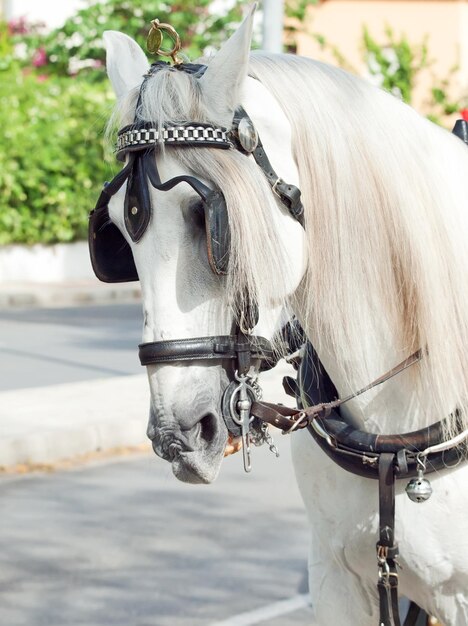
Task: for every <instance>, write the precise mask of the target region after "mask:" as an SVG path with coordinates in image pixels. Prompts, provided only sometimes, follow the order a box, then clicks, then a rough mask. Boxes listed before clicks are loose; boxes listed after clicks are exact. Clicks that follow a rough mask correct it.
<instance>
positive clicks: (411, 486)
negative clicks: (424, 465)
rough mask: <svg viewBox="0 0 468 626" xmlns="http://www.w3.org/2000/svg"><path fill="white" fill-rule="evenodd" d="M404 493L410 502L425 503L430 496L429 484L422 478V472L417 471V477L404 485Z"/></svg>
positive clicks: (430, 488)
mask: <svg viewBox="0 0 468 626" xmlns="http://www.w3.org/2000/svg"><path fill="white" fill-rule="evenodd" d="M406 493H407V494H408V498H409V499H410V500H411V501H412V502H417V503H418V504H419V503H420V502H425V501H426V500H429V498H430V497H431V495H432V487H431V483H430V482H429V481H428V480H427V479H426V478H424V472H423V471H422V470H421V469H419V470H418V477H417V478H412V479H411V480H410V481H409V483H408V484H407V485H406Z"/></svg>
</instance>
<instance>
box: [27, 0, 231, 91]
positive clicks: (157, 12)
mask: <svg viewBox="0 0 468 626" xmlns="http://www.w3.org/2000/svg"><path fill="white" fill-rule="evenodd" d="M211 4H212V0H198V1H197V2H196V3H193V2H192V0H178V2H177V4H170V3H167V2H164V0H151V1H148V0H131V1H130V0H104V1H103V2H98V3H96V2H94V3H93V4H90V6H88V7H87V8H84V9H82V10H80V11H78V13H77V14H76V15H74V16H73V17H71V18H69V19H68V20H67V21H66V22H65V24H64V25H63V26H62V27H61V28H58V29H56V30H54V31H52V32H51V33H49V34H47V35H45V36H40V35H37V34H34V33H33V34H26V35H20V36H17V37H16V40H17V41H21V42H24V43H26V44H27V46H28V50H29V53H28V59H27V62H28V63H30V62H31V59H33V57H34V54H35V53H36V52H37V51H38V50H41V49H43V50H44V51H45V54H46V59H47V63H46V65H45V66H44V68H43V69H44V71H45V72H46V73H53V74H56V75H61V76H67V75H70V74H77V73H78V72H85V73H87V74H88V78H89V79H90V80H101V79H103V78H105V72H104V69H103V66H104V61H105V51H104V46H103V41H102V34H103V32H104V31H105V30H119V31H122V32H124V33H126V34H127V35H129V36H131V37H133V38H134V39H136V41H138V43H139V44H140V45H141V46H142V47H143V49H146V48H145V44H146V37H147V34H148V31H149V28H150V24H151V21H152V20H153V19H155V18H156V17H158V18H159V20H160V21H161V22H169V23H170V24H171V26H173V27H174V28H175V29H176V31H178V32H179V33H180V34H181V36H182V43H183V52H184V54H186V55H187V56H188V57H189V58H191V59H194V58H197V57H199V56H200V55H202V54H203V53H204V52H205V51H207V50H208V49H209V48H211V47H212V46H214V47H218V46H219V44H220V43H221V42H222V41H224V40H225V39H226V37H227V36H229V35H230V34H231V32H232V31H233V30H234V27H235V25H236V24H237V23H238V22H239V21H240V19H241V10H240V5H241V4H242V2H241V0H233V2H232V3H231V4H232V6H231V8H230V9H223V10H222V15H219V14H217V13H213V12H212V11H211V10H210V5H211Z"/></svg>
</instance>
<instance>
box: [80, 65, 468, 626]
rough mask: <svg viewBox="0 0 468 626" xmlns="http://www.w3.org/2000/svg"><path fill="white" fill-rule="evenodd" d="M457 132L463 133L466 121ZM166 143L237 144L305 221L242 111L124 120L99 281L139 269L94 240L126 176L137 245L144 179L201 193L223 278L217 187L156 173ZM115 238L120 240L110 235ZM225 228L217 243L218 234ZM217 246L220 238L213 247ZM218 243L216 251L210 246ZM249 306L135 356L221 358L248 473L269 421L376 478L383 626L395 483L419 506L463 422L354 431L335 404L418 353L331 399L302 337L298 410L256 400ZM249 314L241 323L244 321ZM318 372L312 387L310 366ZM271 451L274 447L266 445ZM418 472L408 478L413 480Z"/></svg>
mask: <svg viewBox="0 0 468 626" xmlns="http://www.w3.org/2000/svg"><path fill="white" fill-rule="evenodd" d="M162 69H168V65H167V64H166V63H164V62H158V63H155V64H153V65H152V66H151V68H150V70H149V72H148V74H147V75H146V76H145V78H144V81H143V83H142V86H141V88H140V93H139V96H138V103H137V111H138V106H139V103H140V102H141V98H142V94H143V92H144V88H145V85H146V83H147V80H148V79H149V78H150V77H151V76H153V75H154V74H155V73H156V72H158V71H161V70H162ZM169 69H170V71H182V72H186V73H189V74H193V75H195V76H201V75H202V74H203V72H204V71H205V69H206V67H205V66H203V65H193V64H188V63H180V64H178V65H175V66H173V67H171V68H169ZM455 133H456V134H457V135H458V136H460V137H461V138H463V139H465V141H466V140H467V138H468V128H467V125H466V122H465V123H464V124H463V125H462V126H460V123H458V128H457V127H456V128H455ZM160 144H164V145H165V146H166V147H169V146H177V147H190V146H197V147H209V148H211V149H213V148H216V149H225V150H229V149H235V150H237V151H239V152H241V153H242V154H244V155H246V156H253V158H254V160H255V162H256V164H257V166H258V167H259V168H260V169H261V170H262V172H263V174H264V175H265V176H266V178H267V180H268V182H269V184H270V186H271V188H272V192H273V193H275V194H276V195H277V196H278V198H279V200H280V201H281V203H282V204H283V205H284V206H285V207H286V208H287V209H288V210H289V212H290V214H291V215H292V216H293V217H294V219H296V220H297V221H298V222H299V223H300V224H301V225H304V221H303V220H304V211H303V206H302V203H301V199H300V195H301V194H300V191H299V189H298V188H297V187H295V186H293V185H289V184H287V183H285V182H284V181H283V180H281V179H280V178H279V177H278V176H277V174H276V173H275V171H274V169H273V168H272V166H271V163H270V161H269V159H268V157H267V155H266V153H265V151H264V149H263V146H262V143H261V140H260V138H259V137H258V134H257V133H256V131H255V128H254V125H253V123H252V121H251V120H250V118H249V116H248V115H247V113H246V112H245V111H244V110H243V109H242V108H241V107H239V108H238V109H237V110H236V112H235V115H234V119H233V123H232V128H231V129H230V130H227V129H225V128H219V127H215V126H211V125H209V124H205V123H198V122H192V123H181V124H177V125H174V126H172V127H168V128H164V129H159V128H157V127H156V125H155V124H153V123H151V122H141V121H139V120H138V118H137V116H135V121H134V123H133V124H131V125H130V126H127V127H125V128H123V129H122V130H121V131H120V132H119V139H118V145H117V158H119V159H120V160H124V159H125V158H127V163H126V165H125V167H124V168H123V169H122V170H121V172H119V174H117V176H116V177H115V178H114V179H113V180H112V181H111V182H110V183H109V184H107V185H106V186H105V187H104V189H103V190H102V192H101V195H100V197H99V200H98V202H97V205H96V207H95V209H94V211H93V212H92V213H91V214H90V250H91V260H92V264H93V268H94V270H95V272H96V275H97V276H98V278H101V280H107V281H111V282H112V281H114V280H128V279H130V280H135V279H137V278H138V276H137V275H136V268H135V267H134V265H132V261H130V260H128V259H127V261H126V263H124V264H123V265H122V268H121V275H122V276H124V278H118V277H115V276H114V277H112V275H111V274H109V272H108V271H107V269H106V267H104V264H103V258H102V255H101V256H100V254H99V249H98V248H97V247H96V243H95V241H96V239H97V238H98V237H99V233H100V232H101V229H102V228H103V227H104V226H105V224H106V222H105V220H106V215H107V219H108V210H107V205H108V203H109V200H110V198H111V197H112V196H113V195H114V194H115V193H116V192H117V191H118V190H119V189H120V188H121V187H122V185H123V184H124V183H125V182H126V181H127V183H128V184H127V194H126V202H125V225H126V228H127V231H128V234H129V236H130V238H131V239H132V241H134V242H138V241H139V240H140V239H141V237H142V236H143V234H144V233H145V231H146V229H147V227H148V224H149V222H150V220H151V202H150V195H149V191H148V181H149V183H150V184H151V185H152V187H154V188H155V189H157V190H159V191H168V190H170V189H173V188H174V187H175V186H177V185H179V184H180V183H182V182H184V183H186V184H189V185H190V186H191V187H192V189H193V190H194V191H195V192H196V193H197V194H198V196H199V197H200V199H201V201H202V202H203V204H204V207H205V219H206V226H207V246H208V257H209V261H210V265H211V267H212V269H213V271H214V272H215V273H217V274H225V273H226V272H227V271H228V251H229V243H230V242H229V228H228V216H227V211H226V206H225V202H224V198H223V196H222V194H221V192H220V191H219V190H213V189H210V188H209V187H208V186H207V185H205V184H204V183H203V182H202V181H200V180H199V179H198V178H196V177H194V176H188V175H187V176H177V177H174V178H172V179H170V180H168V181H165V182H163V181H161V178H160V176H159V172H158V169H157V148H158V146H160ZM111 233H112V237H118V235H116V233H115V232H114V231H111ZM213 233H214V234H215V235H219V234H223V233H224V239H223V238H219V237H217V236H212V235H213ZM220 242H221V243H220ZM217 246H218V247H217ZM257 317H258V315H257V310H256V305H255V302H254V301H252V304H251V306H250V307H249V311H243V312H240V314H239V315H238V316H236V318H235V319H234V321H233V326H232V330H231V333H230V334H229V335H215V336H208V337H194V338H189V339H173V340H166V341H156V342H149V343H143V344H140V346H139V356H140V362H141V364H142V365H144V366H148V365H159V364H161V363H178V362H193V361H205V362H206V361H209V362H211V363H220V364H221V365H222V366H223V367H224V368H225V369H226V371H227V372H228V373H229V377H230V379H231V382H230V384H229V385H228V387H227V388H226V390H225V392H224V394H223V398H222V403H221V404H222V413H223V418H224V420H225V423H226V425H227V428H228V430H229V432H230V433H231V434H233V435H235V436H238V435H241V436H242V440H243V458H244V468H245V470H246V471H250V469H251V461H250V438H251V433H252V431H254V435H253V437H254V440H255V441H257V442H259V443H262V442H267V443H270V439H269V435H268V431H267V426H266V425H267V424H272V425H274V426H276V427H278V428H281V429H282V430H283V433H285V434H287V433H292V432H294V431H296V430H301V429H304V428H306V429H307V430H308V431H309V433H310V434H311V435H312V437H313V438H314V440H315V441H316V442H317V444H318V445H319V446H320V448H321V449H322V450H323V451H324V452H325V453H326V454H327V455H328V456H329V457H330V458H331V459H332V460H333V461H334V462H336V463H337V464H338V465H339V466H340V467H342V468H343V469H345V470H347V471H350V472H352V473H354V474H358V475H360V476H364V477H367V478H374V479H377V480H378V483H379V539H378V542H377V564H378V570H379V578H378V583H377V588H378V593H379V602H380V622H379V624H380V626H400V619H399V614H398V545H397V542H396V541H395V532H394V521H395V520H394V518H395V480H396V479H397V478H405V477H413V478H412V479H411V480H410V482H409V483H408V486H407V492H408V495H409V496H410V498H411V499H412V500H413V501H415V502H422V501H424V500H426V499H428V498H429V497H430V495H431V492H432V488H431V487H430V484H429V482H428V481H427V479H425V477H424V475H425V473H429V472H433V471H436V470H441V469H444V468H447V467H451V466H456V465H457V464H458V463H459V462H460V461H461V460H463V459H464V450H462V445H463V444H464V442H465V441H466V439H467V438H468V431H463V430H462V428H461V426H460V430H459V432H458V434H457V435H456V436H455V437H454V439H452V440H450V441H444V440H443V432H444V422H443V420H442V421H440V422H437V423H436V424H433V425H431V426H429V427H427V428H424V429H421V430H419V431H416V432H412V433H403V434H398V435H379V434H373V433H368V432H365V431H362V430H359V429H357V428H355V427H354V426H353V425H351V424H350V423H349V422H347V421H346V419H345V417H344V416H343V415H341V414H340V411H339V408H340V406H341V405H342V404H344V403H345V402H347V401H349V400H350V399H351V398H353V397H356V396H357V395H360V394H361V393H364V392H366V391H368V390H370V389H372V388H373V387H376V386H377V385H379V384H382V383H383V382H385V381H386V380H388V379H389V378H392V377H394V376H396V375H398V374H399V373H401V372H402V371H403V370H404V369H406V368H407V367H409V366H411V365H414V364H415V363H417V362H418V361H419V360H420V359H421V358H423V357H424V354H423V352H422V351H417V352H415V353H414V354H413V355H411V356H410V357H409V358H408V359H406V360H405V361H403V362H402V363H400V364H399V365H397V366H396V367H394V368H393V369H392V370H390V371H389V372H387V373H386V374H384V375H383V376H381V377H379V378H378V379H376V380H375V381H373V382H372V383H370V384H369V385H367V386H366V387H365V388H364V389H362V390H359V392H356V393H354V394H351V395H350V396H349V397H347V398H343V399H338V400H331V401H330V400H329V398H331V397H336V396H337V393H336V389H335V388H334V385H333V383H332V381H331V379H330V378H329V376H328V374H327V373H326V371H325V369H324V368H323V366H322V364H321V363H320V361H319V359H318V357H317V355H316V353H315V351H314V349H313V346H312V345H311V344H310V343H309V342H308V341H306V340H305V341H304V343H303V346H302V354H301V355H300V356H299V357H298V358H297V363H298V368H299V372H298V381H297V382H296V381H294V380H293V379H290V378H287V379H286V381H285V388H286V390H287V392H288V393H289V394H290V395H292V396H294V397H295V398H296V400H297V403H298V406H299V407H301V408H300V409H299V410H297V409H289V408H287V407H284V406H282V405H277V404H271V403H267V402H262V401H260V399H259V392H258V385H257V383H256V380H255V376H252V375H251V372H252V369H253V371H258V370H265V369H269V368H271V367H274V365H276V362H277V355H275V352H274V350H273V348H272V343H271V342H270V341H268V340H267V339H265V338H263V337H259V336H255V335H252V334H251V331H252V329H253V328H254V327H255V325H256V323H257V321H258V319H257ZM246 320H247V322H246ZM317 371H319V372H320V375H319V377H318V384H314V385H312V384H311V381H312V380H314V379H315V380H317V376H315V374H314V373H315V372H317ZM271 447H272V446H271ZM415 475H416V476H417V478H414V476H415ZM410 614H411V617H410V618H408V619H407V620H406V621H405V625H404V626H410V624H414V623H415V620H416V618H417V615H418V611H417V610H414V609H412V610H411V611H410Z"/></svg>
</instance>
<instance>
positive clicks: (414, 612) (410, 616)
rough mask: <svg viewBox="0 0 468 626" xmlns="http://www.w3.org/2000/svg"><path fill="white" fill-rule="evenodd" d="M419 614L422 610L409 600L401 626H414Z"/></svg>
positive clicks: (422, 612)
mask: <svg viewBox="0 0 468 626" xmlns="http://www.w3.org/2000/svg"><path fill="white" fill-rule="evenodd" d="M421 614H424V611H423V610H422V609H421V608H420V607H419V606H418V605H417V604H416V602H411V604H410V607H409V609H408V613H407V615H406V619H405V622H404V624H403V626H416V622H417V620H418V617H419V616H420V615H421Z"/></svg>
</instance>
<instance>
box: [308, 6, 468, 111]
mask: <svg viewBox="0 0 468 626" xmlns="http://www.w3.org/2000/svg"><path fill="white" fill-rule="evenodd" d="M386 25H389V26H391V28H392V30H393V31H394V33H395V35H397V36H398V35H403V34H405V35H406V36H407V38H408V39H409V41H410V42H411V43H412V44H414V45H418V44H420V43H421V42H422V41H423V40H424V38H425V37H426V36H427V45H428V50H429V59H430V60H432V61H433V64H432V65H431V67H430V68H429V69H427V70H424V73H421V75H420V78H419V79H418V83H417V89H416V90H415V102H414V104H415V105H416V106H419V108H424V100H425V96H426V95H427V92H428V89H429V88H430V86H431V85H432V84H433V83H434V80H433V75H435V76H436V77H437V78H439V79H441V78H444V77H447V75H448V73H449V70H450V68H452V67H453V66H455V65H457V66H459V71H458V72H457V74H456V75H455V76H454V79H453V81H452V82H453V89H452V95H453V96H455V97H459V96H461V95H462V94H464V93H465V92H466V90H467V88H468V0H448V1H443V0H432V1H431V0H327V1H326V2H322V3H320V5H318V6H312V7H310V10H309V14H308V17H307V19H306V22H305V23H304V24H303V25H302V26H303V28H304V30H306V33H302V34H299V35H298V37H297V38H296V41H297V44H298V46H297V52H298V54H303V55H305V56H311V57H313V58H316V59H320V60H324V61H328V62H331V63H334V64H336V63H337V62H336V60H335V59H334V58H333V55H332V54H331V53H330V52H329V51H326V50H321V49H320V46H319V44H318V43H317V42H316V41H314V39H313V38H312V37H311V36H310V35H309V34H307V33H319V34H321V35H323V36H324V37H325V38H326V40H327V41H328V43H329V44H331V45H333V46H336V47H337V48H338V49H339V51H340V52H341V53H342V54H343V56H344V57H345V58H346V59H347V61H348V62H349V64H350V65H351V66H352V67H353V68H355V70H357V71H358V73H360V74H363V75H366V73H367V70H366V66H365V63H364V61H363V43H362V32H363V27H364V26H367V28H368V30H369V32H370V34H371V35H372V37H373V38H374V39H376V40H377V41H378V42H379V43H380V42H381V43H385V42H386V41H387V39H386V37H385V34H384V31H385V26H386Z"/></svg>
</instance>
